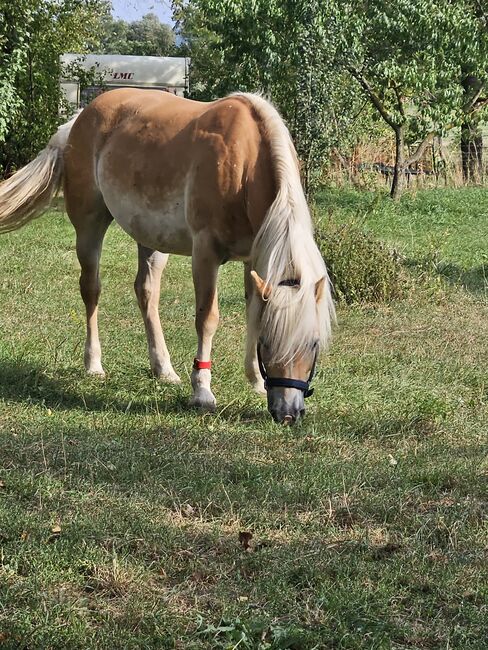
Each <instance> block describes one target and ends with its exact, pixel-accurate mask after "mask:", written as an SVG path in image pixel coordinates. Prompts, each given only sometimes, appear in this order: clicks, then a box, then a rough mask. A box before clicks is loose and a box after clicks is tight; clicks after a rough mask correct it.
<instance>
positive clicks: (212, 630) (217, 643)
mask: <svg viewBox="0 0 488 650" xmlns="http://www.w3.org/2000/svg"><path fill="white" fill-rule="evenodd" d="M197 634H198V635H199V636H200V637H202V638H203V639H205V640H206V641H209V642H211V644H212V648H215V649H217V648H221V649H222V650H229V648H236V647H237V646H238V647H239V648H242V650H286V648H290V649H294V650H300V649H302V648H303V649H305V647H306V645H305V643H306V639H305V635H304V633H303V632H302V631H301V630H297V629H296V628H294V627H286V626H283V625H280V624H277V623H274V624H273V623H272V624H270V625H268V624H267V623H265V622H264V621H257V620H256V621H249V622H246V621H242V620H241V619H240V618H237V619H235V620H233V621H226V620H222V621H220V623H219V624H218V625H213V624H209V625H205V623H204V621H203V619H202V618H201V617H200V618H199V629H198V632H197Z"/></svg>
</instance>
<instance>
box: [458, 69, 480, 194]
mask: <svg viewBox="0 0 488 650" xmlns="http://www.w3.org/2000/svg"><path fill="white" fill-rule="evenodd" d="M463 72H465V71H464V70H463ZM461 83H462V86H463V89H464V99H465V105H466V106H467V107H468V108H467V109H466V117H465V120H464V122H463V124H462V125H461V161H462V167H463V180H464V182H465V183H473V182H479V181H481V177H482V175H483V136H482V134H481V130H480V126H479V121H478V119H477V118H476V116H474V115H469V112H470V110H472V109H473V98H474V97H476V95H477V93H479V91H480V89H481V86H482V82H481V81H480V80H479V79H478V78H477V77H474V76H473V75H471V74H464V76H463V79H462V81H461Z"/></svg>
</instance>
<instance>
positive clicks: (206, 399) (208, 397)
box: [189, 388, 217, 413]
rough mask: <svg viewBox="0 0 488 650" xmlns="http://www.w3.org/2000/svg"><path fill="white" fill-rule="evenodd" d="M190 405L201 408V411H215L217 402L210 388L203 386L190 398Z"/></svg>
mask: <svg viewBox="0 0 488 650" xmlns="http://www.w3.org/2000/svg"><path fill="white" fill-rule="evenodd" d="M189 405H190V406H191V407H193V408H197V409H200V410H201V411H207V412H209V413H213V412H214V411H215V408H216V406H217V402H216V401H215V397H214V396H213V395H212V393H211V392H210V391H209V390H206V389H205V388H201V389H200V390H197V391H196V392H195V394H194V395H193V396H192V397H191V398H190V401H189Z"/></svg>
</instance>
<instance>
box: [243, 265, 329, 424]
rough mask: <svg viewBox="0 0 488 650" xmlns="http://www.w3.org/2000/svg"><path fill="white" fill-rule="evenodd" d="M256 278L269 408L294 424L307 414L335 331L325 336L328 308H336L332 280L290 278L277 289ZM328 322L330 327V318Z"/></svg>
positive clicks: (260, 358) (260, 356) (278, 417)
mask: <svg viewBox="0 0 488 650" xmlns="http://www.w3.org/2000/svg"><path fill="white" fill-rule="evenodd" d="M251 274H252V277H253V279H254V284H255V287H256V294H255V297H254V299H255V303H254V310H255V312H254V313H255V316H256V318H255V319H254V322H255V327H256V332H255V334H256V336H257V340H258V344H257V347H258V349H257V353H258V362H259V367H260V371H261V374H262V376H263V379H264V381H265V388H266V392H267V397H268V410H269V411H270V413H271V415H272V416H273V418H274V419H275V420H276V421H277V422H281V423H283V424H292V423H293V422H296V421H297V420H298V419H299V418H300V417H301V416H303V415H304V413H305V402H304V400H305V398H306V397H308V396H309V395H311V393H312V390H311V389H310V382H311V380H312V377H313V374H314V370H315V364H316V362H317V358H318V355H319V352H320V346H321V344H322V343H323V342H324V338H326V336H324V334H325V335H328V333H329V332H324V306H325V308H326V310H327V311H328V310H329V305H331V304H332V303H331V301H330V299H328V298H327V297H326V296H325V292H326V291H329V286H328V280H327V279H326V277H325V276H324V277H322V278H320V279H319V280H317V281H315V282H310V283H307V284H303V283H302V281H301V279H300V278H284V279H283V280H281V281H280V282H278V283H277V285H276V286H272V285H270V284H268V283H267V282H266V281H265V280H263V279H262V278H260V277H259V275H258V274H257V273H256V272H255V271H252V272H251ZM324 302H325V303H326V304H325V305H324ZM327 316H328V314H327ZM325 321H326V324H327V323H330V319H329V318H326V319H325ZM326 329H327V328H326Z"/></svg>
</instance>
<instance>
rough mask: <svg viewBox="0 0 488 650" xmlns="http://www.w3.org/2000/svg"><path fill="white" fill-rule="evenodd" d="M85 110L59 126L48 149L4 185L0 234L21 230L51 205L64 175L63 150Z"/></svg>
mask: <svg viewBox="0 0 488 650" xmlns="http://www.w3.org/2000/svg"><path fill="white" fill-rule="evenodd" d="M80 112H81V111H78V112H77V113H76V115H75V116H74V117H73V118H72V119H71V120H70V121H69V122H67V123H66V124H63V125H62V126H60V127H59V129H58V130H57V132H56V133H55V134H54V135H53V137H52V138H51V139H50V140H49V143H48V145H47V147H46V148H45V149H43V150H42V151H41V153H40V154H39V155H38V156H37V158H35V159H34V160H33V161H32V162H30V163H29V164H28V165H26V166H25V167H22V169H19V171H17V172H15V174H13V175H12V176H11V177H10V178H8V179H7V180H5V181H3V183H1V184H0V233H5V232H9V231H11V230H17V229H18V228H21V227H22V226H24V225H25V224H26V223H28V222H29V221H31V220H32V219H35V218H36V217H39V216H40V215H41V214H42V212H43V211H44V210H45V209H46V208H47V207H48V206H49V204H50V203H51V200H52V198H53V197H54V195H55V194H56V192H57V191H58V189H59V186H60V184H61V181H62V178H63V156H62V154H63V151H64V148H65V147H66V142H67V140H68V136H69V132H70V131H71V127H72V126H73V124H74V122H75V120H76V118H77V117H78V115H79V114H80Z"/></svg>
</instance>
